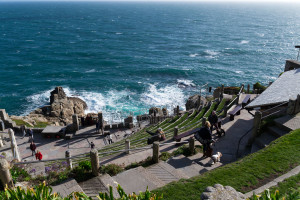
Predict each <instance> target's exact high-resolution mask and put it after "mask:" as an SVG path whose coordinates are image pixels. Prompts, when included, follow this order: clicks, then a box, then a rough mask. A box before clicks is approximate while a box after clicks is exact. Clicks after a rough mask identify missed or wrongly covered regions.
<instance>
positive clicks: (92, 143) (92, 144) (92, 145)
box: [91, 142, 95, 150]
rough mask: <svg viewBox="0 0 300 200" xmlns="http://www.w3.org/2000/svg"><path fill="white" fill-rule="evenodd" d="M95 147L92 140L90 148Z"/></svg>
mask: <svg viewBox="0 0 300 200" xmlns="http://www.w3.org/2000/svg"><path fill="white" fill-rule="evenodd" d="M94 148H95V144H94V142H91V150H92V149H94Z"/></svg>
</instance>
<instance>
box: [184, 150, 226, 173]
mask: <svg viewBox="0 0 300 200" xmlns="http://www.w3.org/2000/svg"><path fill="white" fill-rule="evenodd" d="M202 155H203V154H196V155H193V156H190V157H188V158H189V159H191V160H192V161H193V162H194V163H196V164H197V165H194V167H196V168H197V169H198V170H200V173H204V172H206V171H209V170H212V169H214V168H217V167H220V166H222V165H223V163H224V162H225V163H227V161H224V158H225V159H226V160H227V159H229V158H227V157H230V159H231V157H232V155H227V154H223V156H222V157H221V159H220V160H221V161H220V162H217V163H215V164H212V163H213V161H212V159H211V158H210V157H208V158H202Z"/></svg>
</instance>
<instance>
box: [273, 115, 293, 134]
mask: <svg viewBox="0 0 300 200" xmlns="http://www.w3.org/2000/svg"><path fill="white" fill-rule="evenodd" d="M292 118H293V116H290V115H285V116H283V117H279V118H277V119H275V120H274V121H275V124H276V126H277V127H278V128H280V129H282V130H284V131H287V132H290V131H292V130H293V129H292V128H291V126H292V125H293V123H292V122H293V120H292ZM290 121H291V123H289V122H290Z"/></svg>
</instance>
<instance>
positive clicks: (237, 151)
mask: <svg viewBox="0 0 300 200" xmlns="http://www.w3.org/2000/svg"><path fill="white" fill-rule="evenodd" d="M253 128H254V127H253V126H252V127H251V128H250V129H249V130H248V131H247V132H246V133H244V135H243V136H242V137H241V138H240V139H239V142H238V146H237V150H236V154H235V157H236V158H237V157H238V154H239V150H240V144H241V141H242V139H243V138H244V137H245V136H246V135H248V133H249V132H251V131H252V129H253Z"/></svg>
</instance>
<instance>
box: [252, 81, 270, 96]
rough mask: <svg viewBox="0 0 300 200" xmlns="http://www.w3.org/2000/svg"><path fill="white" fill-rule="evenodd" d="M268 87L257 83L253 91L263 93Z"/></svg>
mask: <svg viewBox="0 0 300 200" xmlns="http://www.w3.org/2000/svg"><path fill="white" fill-rule="evenodd" d="M266 88H267V87H265V86H263V85H262V84H260V83H259V82H256V83H255V84H254V85H253V90H255V89H257V91H258V93H262V92H263V91H264V90H265V89H266Z"/></svg>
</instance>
